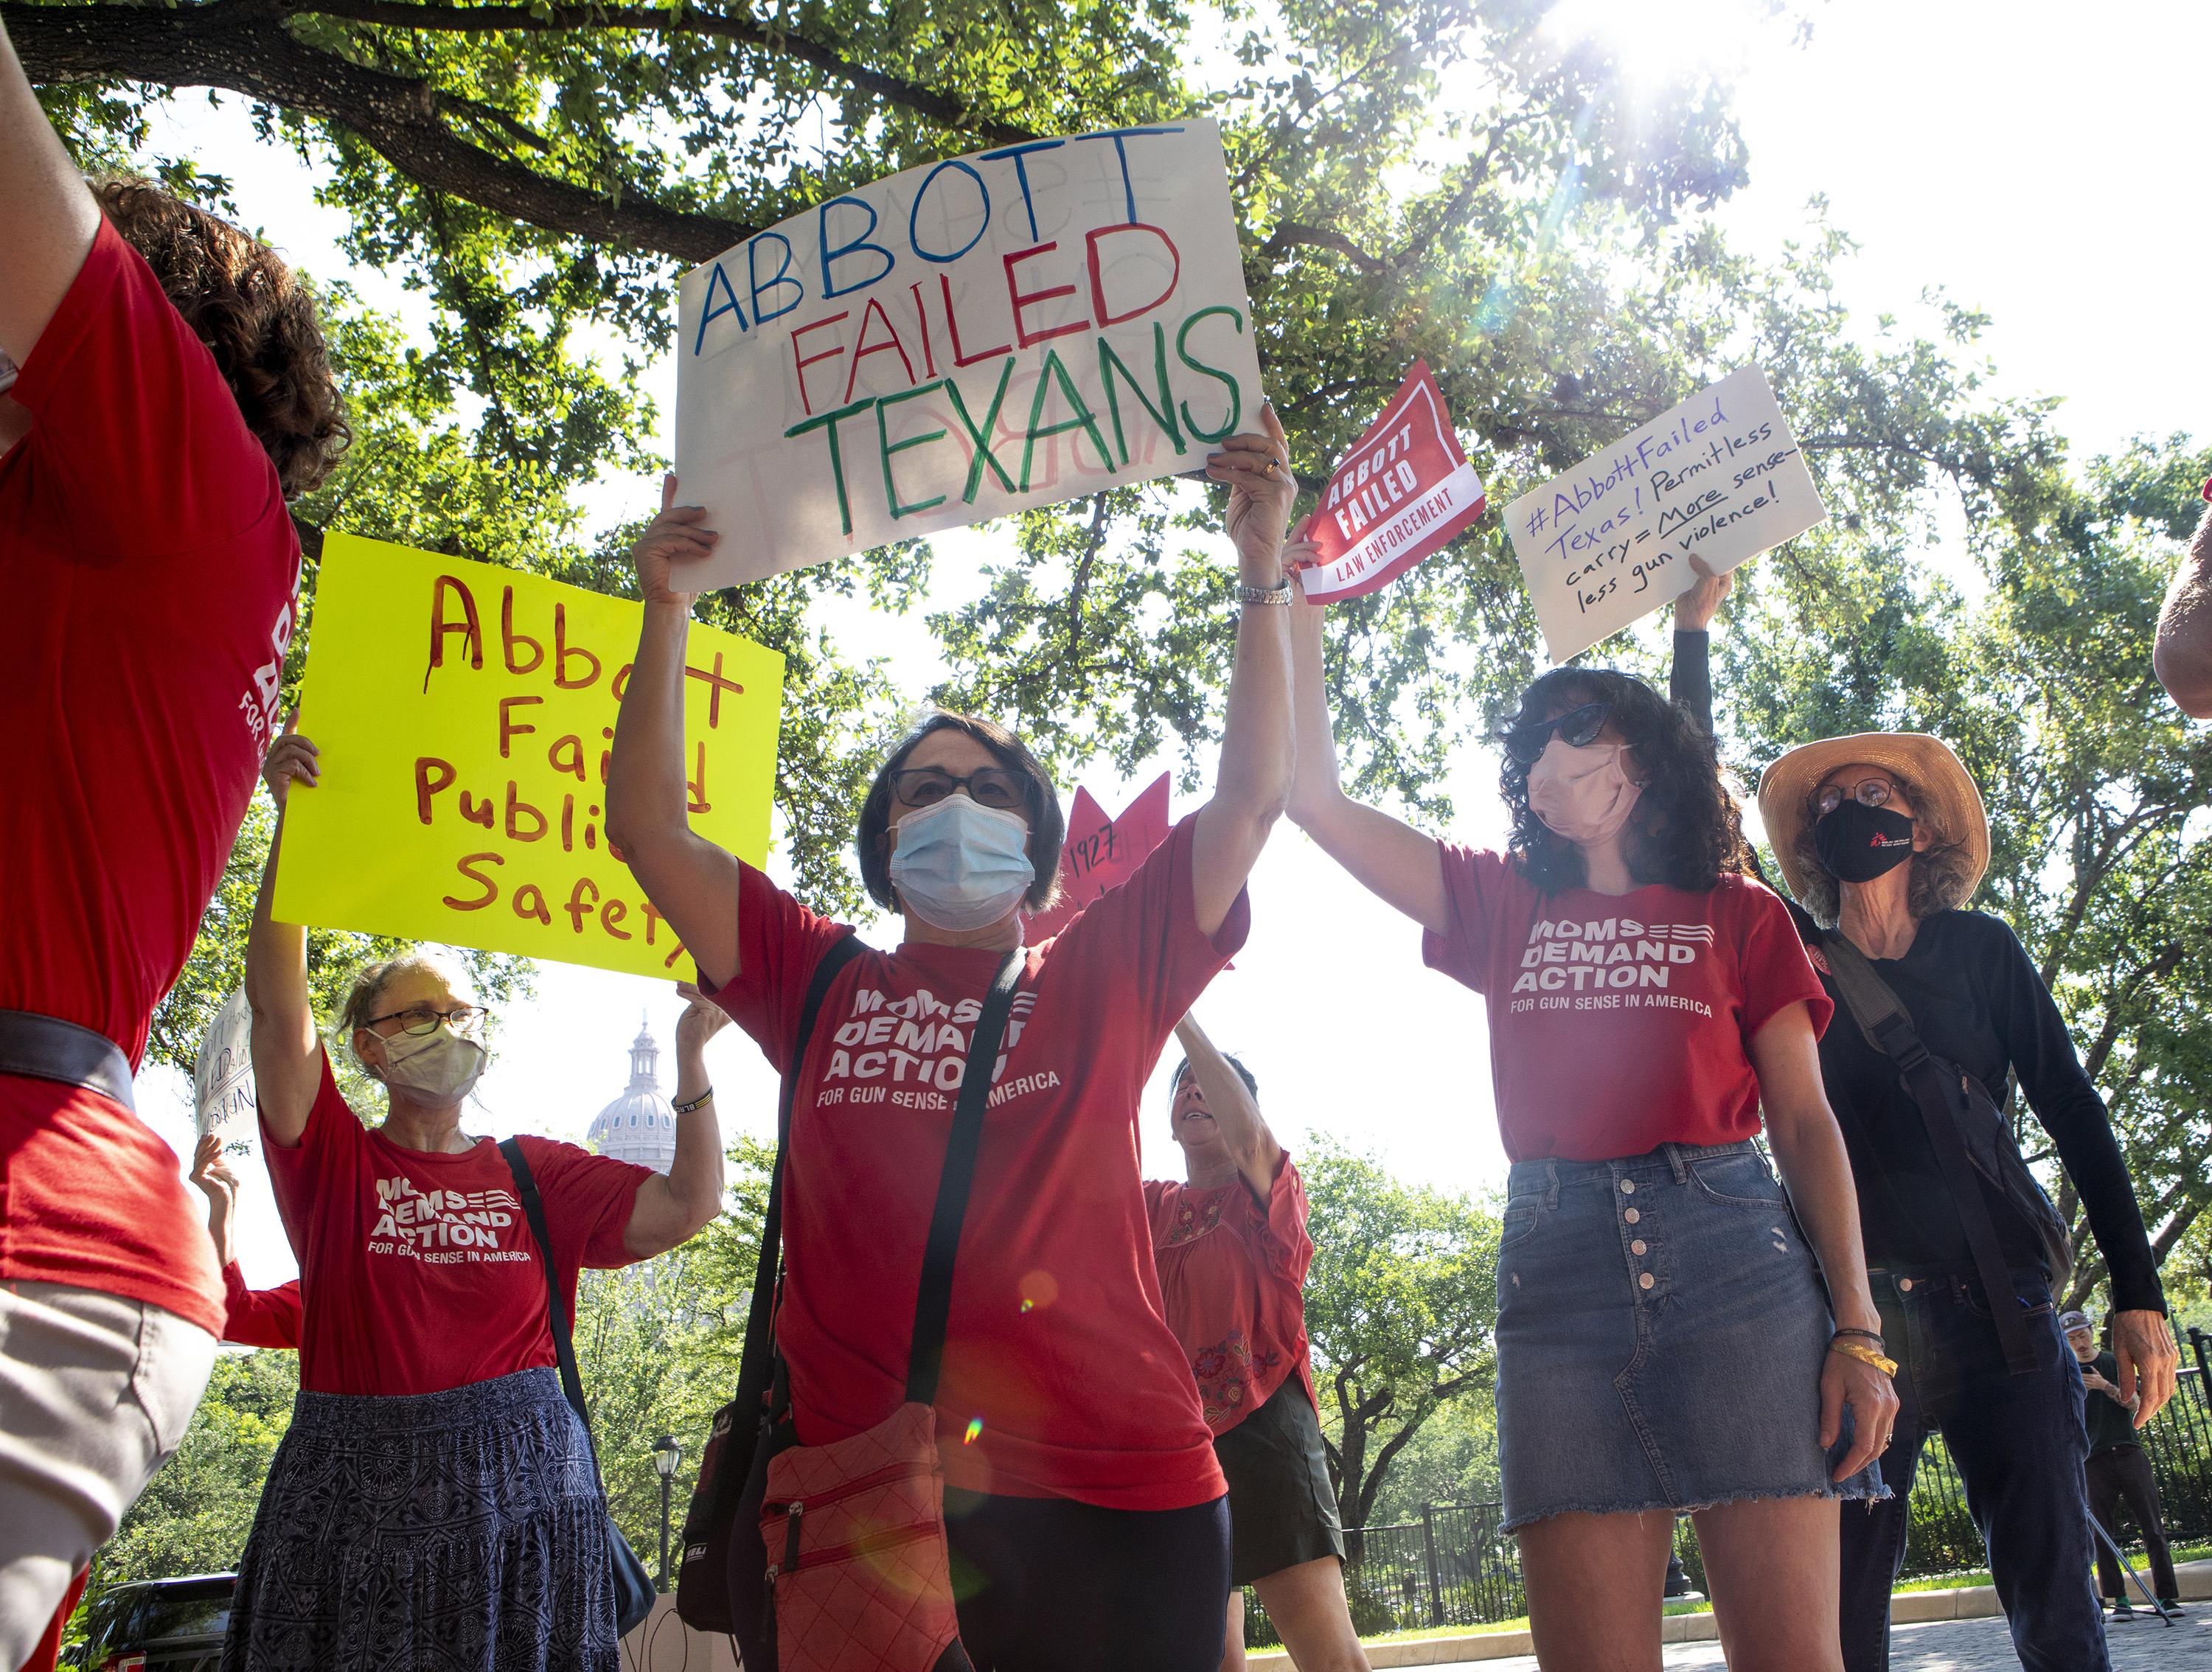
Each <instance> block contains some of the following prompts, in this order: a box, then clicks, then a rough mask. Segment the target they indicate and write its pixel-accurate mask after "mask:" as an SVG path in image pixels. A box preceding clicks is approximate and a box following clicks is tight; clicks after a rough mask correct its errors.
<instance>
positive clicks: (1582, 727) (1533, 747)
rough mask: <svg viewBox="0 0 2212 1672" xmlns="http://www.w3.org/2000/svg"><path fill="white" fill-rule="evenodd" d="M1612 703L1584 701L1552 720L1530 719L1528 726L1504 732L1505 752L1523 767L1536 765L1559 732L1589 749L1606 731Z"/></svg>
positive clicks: (1571, 742)
mask: <svg viewBox="0 0 2212 1672" xmlns="http://www.w3.org/2000/svg"><path fill="white" fill-rule="evenodd" d="M1612 709H1613V705H1612V704H1611V703H1609V702H1585V703H1583V705H1582V706H1581V707H1580V708H1570V709H1568V710H1567V711H1566V713H1565V714H1559V715H1555V716H1554V717H1553V718H1552V719H1550V720H1531V721H1530V722H1529V723H1528V724H1527V725H1526V726H1516V727H1514V728H1513V729H1512V730H1511V731H1510V732H1508V733H1506V734H1505V752H1506V754H1507V755H1508V756H1510V757H1511V758H1512V759H1514V760H1515V761H1516V762H1518V763H1520V764H1521V765H1522V766H1534V765H1535V764H1536V763H1537V762H1538V761H1540V760H1541V759H1542V758H1543V755H1544V751H1545V749H1546V748H1547V747H1548V746H1549V745H1550V744H1551V741H1552V733H1554V732H1557V733H1559V736H1560V738H1561V739H1563V740H1564V741H1565V743H1566V745H1567V746H1568V747H1569V748H1571V749H1586V748H1588V747H1589V745H1590V744H1591V743H1593V742H1595V740H1596V738H1597V734H1598V733H1600V732H1602V731H1603V730H1605V722H1606V716H1607V714H1610V713H1611V712H1612Z"/></svg>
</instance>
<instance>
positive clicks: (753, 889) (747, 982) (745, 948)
mask: <svg viewBox="0 0 2212 1672" xmlns="http://www.w3.org/2000/svg"><path fill="white" fill-rule="evenodd" d="M850 933H852V930H851V929H850V928H849V927H848V926H847V925H845V924H842V923H840V922H837V921H835V920H833V919H830V918H827V917H823V916H821V915H818V914H817V913H815V912H811V911H809V910H808V909H806V908H805V906H803V905H801V904H800V903H799V902H798V901H797V900H796V899H794V898H793V897H792V896H791V895H789V894H787V893H786V892H785V891H783V890H782V889H780V888H778V887H777V886H776V885H775V884H774V883H772V882H770V881H769V879H768V878H767V877H766V876H765V875H763V873H762V872H759V871H757V870H755V869H754V868H753V867H752V866H750V865H747V864H746V863H745V862H744V860H738V975H737V978H736V979H735V980H734V981H732V982H730V984H729V985H728V986H726V987H720V988H717V987H712V986H709V985H708V982H707V979H706V977H705V976H703V975H702V976H701V977H700V980H699V990H700V991H701V992H702V993H704V994H706V995H707V996H708V998H710V999H712V1000H714V1002H715V1003H716V1004H718V1005H720V1006H721V1007H722V1008H723V1009H724V1010H726V1011H727V1012H729V1016H730V1019H731V1020H732V1021H733V1022H735V1023H736V1024H738V1026H739V1027H741V1028H743V1029H744V1031H745V1032H746V1033H747V1034H748V1035H750V1037H751V1038H752V1041H753V1043H755V1044H757V1045H758V1046H759V1047H760V1048H761V1055H763V1056H765V1057H766V1058H767V1059H768V1061H769V1067H772V1068H774V1069H775V1071H776V1073H779V1074H780V1073H783V1072H784V1070H785V1069H786V1068H787V1067H788V1066H789V1061H790V1057H791V1047H792V1043H793V1039H794V1038H796V1037H797V1036H798V1033H799V1011H800V1009H801V1008H802V1007H803V1006H805V1003H806V988H807V983H808V982H810V981H811V980H812V979H813V976H814V966H815V965H816V964H819V963H820V962H821V961H822V954H823V952H825V951H827V950H828V949H829V944H830V943H831V942H832V941H834V940H836V939H839V938H840V937H842V936H843V935H847V934H850Z"/></svg>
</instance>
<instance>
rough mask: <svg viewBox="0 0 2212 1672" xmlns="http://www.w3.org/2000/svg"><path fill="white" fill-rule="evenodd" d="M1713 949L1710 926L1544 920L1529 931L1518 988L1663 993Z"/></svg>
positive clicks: (1622, 919)
mask: <svg viewBox="0 0 2212 1672" xmlns="http://www.w3.org/2000/svg"><path fill="white" fill-rule="evenodd" d="M1712 945H1713V927H1712V925H1711V924H1710V923H1639V922H1638V921H1636V919H1634V918H1632V917H1604V918H1598V919H1595V920H1594V921H1586V922H1572V921H1566V920H1565V919H1562V920H1560V921H1556V922H1555V921H1552V920H1550V919H1545V920H1543V921H1540V922H1538V923H1537V924H1536V926H1535V927H1534V928H1532V929H1530V930H1529V931H1528V945H1526V946H1525V947H1523V948H1522V952H1521V973H1520V975H1519V976H1516V977H1515V979H1514V982H1513V990H1514V991H1515V992H1516V993H1589V992H1595V991H1598V990H1599V989H1601V988H1634V989H1637V990H1638V991H1642V990H1644V989H1647V988H1661V989H1664V988H1666V987H1667V985H1668V982H1670V981H1672V979H1673V978H1674V972H1675V970H1677V969H1679V968H1680V967H1682V966H1683V965H1686V964H1696V963H1697V962H1698V960H1699V958H1701V957H1703V956H1704V955H1705V953H1706V952H1710V951H1711V950H1712Z"/></svg>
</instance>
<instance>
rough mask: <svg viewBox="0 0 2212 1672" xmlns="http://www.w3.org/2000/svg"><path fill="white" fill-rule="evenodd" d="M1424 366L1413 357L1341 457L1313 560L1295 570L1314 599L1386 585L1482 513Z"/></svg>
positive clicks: (1317, 523) (1478, 491) (1316, 530)
mask: <svg viewBox="0 0 2212 1672" xmlns="http://www.w3.org/2000/svg"><path fill="white" fill-rule="evenodd" d="M1486 503H1487V501H1486V499H1485V498H1484V496H1483V491H1482V481H1481V478H1480V477H1478V476H1476V475H1475V473H1474V466H1473V465H1470V464H1468V462H1467V454H1466V453H1465V452H1464V451H1463V450H1462V448H1461V447H1460V444H1459V436H1458V435H1456V434H1455V432H1454V431H1453V429H1452V424H1451V415H1450V414H1449V413H1448V412H1446V411H1445V410H1444V398H1443V392H1441V391H1439V390H1438V389H1437V380H1436V379H1435V378H1434V377H1432V376H1431V375H1430V373H1429V362H1427V361H1425V360H1416V361H1415V362H1413V369H1412V370H1411V371H1409V372H1407V374H1406V380H1405V381H1404V382H1403V383H1401V384H1400V385H1399V386H1398V392H1397V393H1396V394H1395V395H1393V396H1391V397H1390V404H1389V405H1388V406H1385V407H1384V408H1383V412H1382V416H1379V417H1377V418H1376V420H1375V422H1374V423H1371V424H1370V425H1368V426H1367V429H1366V432H1365V433H1364V435H1361V436H1360V438H1359V439H1358V441H1355V442H1353V443H1352V446H1351V447H1350V448H1349V449H1348V450H1347V451H1346V453H1345V455H1344V457H1343V458H1342V459H1339V460H1338V461H1337V466H1336V471H1335V473H1334V475H1332V476H1331V477H1329V479H1328V491H1326V492H1325V493H1323V494H1322V500H1321V508H1320V509H1319V510H1317V511H1316V512H1315V513H1314V514H1313V520H1312V524H1311V526H1310V527H1309V528H1308V530H1307V532H1306V538H1308V539H1310V540H1311V541H1312V542H1313V543H1314V544H1315V545H1316V547H1317V548H1319V550H1320V557H1319V560H1318V561H1317V562H1316V563H1315V564H1314V565H1313V566H1312V567H1311V568H1308V569H1306V570H1305V571H1304V573H1303V574H1302V575H1300V576H1299V580H1300V581H1301V582H1302V583H1303V585H1304V588H1305V595H1306V597H1307V598H1309V599H1311V600H1312V601H1313V602H1315V603H1316V604H1324V603H1327V602H1328V601H1329V600H1330V599H1340V598H1358V596H1360V594H1362V593H1371V592H1374V591H1375V590H1376V588H1378V587H1383V586H1386V585H1388V584H1389V582H1390V581H1394V580H1395V579H1396V578H1397V577H1398V576H1399V575H1402V574H1404V573H1405V572H1406V571H1407V569H1409V568H1413V565H1414V564H1416V563H1418V562H1420V561H1421V559H1422V558H1424V557H1426V556H1429V554H1430V553H1431V552H1434V551H1440V550H1443V548H1444V546H1445V545H1446V544H1449V542H1450V541H1451V540H1452V538H1454V537H1455V535H1457V534H1458V533H1459V532H1461V531H1462V530H1463V529H1465V528H1466V527H1467V526H1468V524H1470V523H1472V522H1473V521H1474V520H1475V519H1476V518H1477V517H1479V516H1480V515H1481V514H1482V512H1483V507H1484V506H1485V505H1486Z"/></svg>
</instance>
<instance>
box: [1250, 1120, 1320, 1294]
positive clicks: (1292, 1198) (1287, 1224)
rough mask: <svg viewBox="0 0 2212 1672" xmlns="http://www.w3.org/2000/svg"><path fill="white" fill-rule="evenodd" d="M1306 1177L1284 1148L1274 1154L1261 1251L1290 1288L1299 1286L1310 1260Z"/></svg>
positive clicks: (1262, 1227)
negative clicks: (1272, 1184) (1271, 1185)
mask: <svg viewBox="0 0 2212 1672" xmlns="http://www.w3.org/2000/svg"><path fill="white" fill-rule="evenodd" d="M1309 1211H1310V1210H1309V1208H1308V1207H1307V1203H1306V1186H1305V1181H1304V1179H1302V1178H1300V1177H1299V1176H1298V1170H1297V1168H1296V1167H1295V1166H1293V1165H1292V1164H1291V1156H1290V1152H1289V1151H1287V1150H1285V1151H1284V1152H1283V1153H1282V1154H1281V1155H1280V1156H1279V1157H1278V1158H1276V1162H1275V1185H1274V1189H1272V1190H1270V1191H1269V1192H1268V1193H1267V1216H1266V1218H1265V1219H1263V1220H1262V1221H1261V1227H1260V1253H1261V1256H1262V1257H1263V1258H1264V1259H1265V1260H1266V1261H1267V1269H1268V1270H1269V1271H1271V1272H1273V1274H1275V1275H1276V1276H1277V1277H1279V1278H1280V1279H1281V1280H1283V1281H1284V1282H1285V1283H1287V1284H1289V1285H1290V1286H1291V1287H1292V1288H1294V1289H1296V1288H1301V1287H1303V1286H1304V1283H1305V1280H1306V1270H1307V1268H1309V1267H1310V1266H1311V1265H1312V1264H1313V1257H1314V1241H1313V1237H1312V1235H1311V1234H1310V1232H1309V1231H1307V1229H1306V1215H1307V1213H1308V1212H1309Z"/></svg>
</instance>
